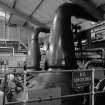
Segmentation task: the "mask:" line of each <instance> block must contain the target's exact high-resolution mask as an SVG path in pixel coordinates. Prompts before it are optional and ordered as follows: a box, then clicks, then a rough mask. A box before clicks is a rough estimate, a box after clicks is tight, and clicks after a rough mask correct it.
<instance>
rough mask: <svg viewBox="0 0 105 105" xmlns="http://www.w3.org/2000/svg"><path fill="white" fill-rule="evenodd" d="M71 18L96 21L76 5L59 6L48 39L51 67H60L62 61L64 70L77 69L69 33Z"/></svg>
mask: <svg viewBox="0 0 105 105" xmlns="http://www.w3.org/2000/svg"><path fill="white" fill-rule="evenodd" d="M71 16H75V17H77V18H83V19H87V20H91V21H95V22H97V21H98V19H97V18H95V17H93V16H92V15H91V14H89V13H88V12H87V11H85V9H84V8H83V7H81V6H79V5H77V4H70V3H65V4H63V5H61V6H60V7H59V8H58V9H57V10H56V13H55V16H54V19H53V23H52V27H51V35H50V39H49V43H50V44H49V45H50V46H49V57H48V63H49V65H50V66H51V67H54V66H60V65H61V63H62V59H63V63H65V64H64V66H65V69H75V68H77V63H76V57H75V51H74V49H75V48H74V40H73V34H72V31H71Z"/></svg>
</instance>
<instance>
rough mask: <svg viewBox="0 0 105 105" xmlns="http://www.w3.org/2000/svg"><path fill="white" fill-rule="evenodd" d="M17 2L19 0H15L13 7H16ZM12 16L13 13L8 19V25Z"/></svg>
mask: <svg viewBox="0 0 105 105" xmlns="http://www.w3.org/2000/svg"><path fill="white" fill-rule="evenodd" d="M16 3H17V0H14V3H13V6H12V9H14V8H15V6H16ZM12 16H13V14H12V13H11V14H10V17H9V20H8V23H7V24H8V25H9V24H10V20H11V18H12Z"/></svg>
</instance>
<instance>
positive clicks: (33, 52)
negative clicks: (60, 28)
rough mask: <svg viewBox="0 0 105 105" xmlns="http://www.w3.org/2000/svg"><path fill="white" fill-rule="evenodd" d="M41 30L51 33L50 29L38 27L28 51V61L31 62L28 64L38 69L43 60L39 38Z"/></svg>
mask: <svg viewBox="0 0 105 105" xmlns="http://www.w3.org/2000/svg"><path fill="white" fill-rule="evenodd" d="M40 32H45V33H49V29H45V28H42V27H40V28H36V30H35V31H34V33H33V35H32V38H31V44H30V49H29V53H28V62H29V63H28V66H33V67H34V68H36V69H39V68H40V60H41V55H40V45H39V40H38V36H39V33H40ZM36 69H35V70H36Z"/></svg>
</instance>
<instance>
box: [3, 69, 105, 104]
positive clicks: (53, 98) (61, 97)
mask: <svg viewBox="0 0 105 105" xmlns="http://www.w3.org/2000/svg"><path fill="white" fill-rule="evenodd" d="M21 68H23V67H21ZM29 68H34V67H29ZM23 69H24V68H23ZM86 71H87V72H89V71H90V72H91V77H92V78H91V84H90V87H91V91H90V92H88V93H80V94H70V95H64V96H59V97H53V96H50V97H49V98H43V99H42V98H38V99H35V100H27V99H26V100H23V101H17V102H8V103H5V93H4V99H3V100H4V101H3V105H9V104H11V105H12V104H16V103H24V104H25V103H32V102H43V101H52V100H58V99H63V98H71V97H77V96H87V95H91V102H90V105H95V102H94V100H95V99H94V98H95V95H96V94H101V93H105V91H97V92H95V85H94V84H95V83H94V79H95V77H94V74H95V71H105V69H94V68H92V69H86V70H55V71H31V70H27V71H23V72H18V73H23V74H24V89H26V74H27V73H64V72H86ZM4 73H5V75H8V74H11V73H12V74H14V73H15V72H7V71H6V72H4ZM5 79H6V78H5Z"/></svg>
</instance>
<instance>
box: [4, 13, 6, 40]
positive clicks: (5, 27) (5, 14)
mask: <svg viewBox="0 0 105 105" xmlns="http://www.w3.org/2000/svg"><path fill="white" fill-rule="evenodd" d="M4 38H5V39H6V11H5V23H4Z"/></svg>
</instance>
